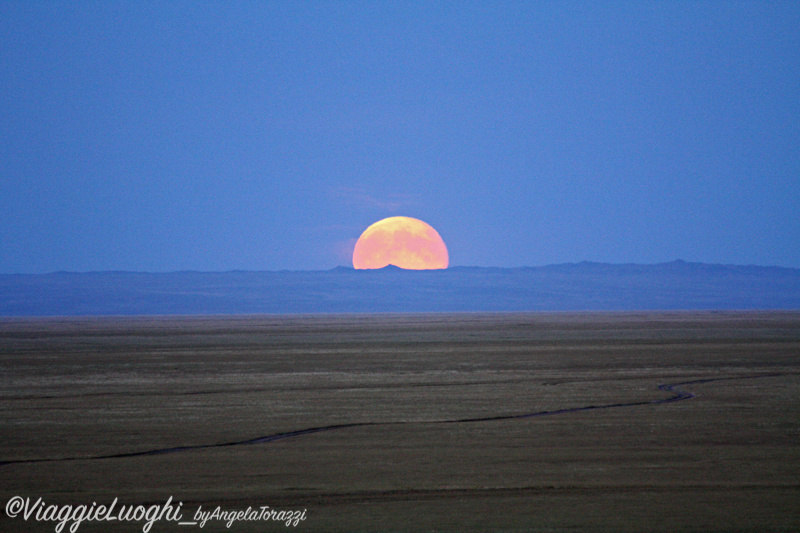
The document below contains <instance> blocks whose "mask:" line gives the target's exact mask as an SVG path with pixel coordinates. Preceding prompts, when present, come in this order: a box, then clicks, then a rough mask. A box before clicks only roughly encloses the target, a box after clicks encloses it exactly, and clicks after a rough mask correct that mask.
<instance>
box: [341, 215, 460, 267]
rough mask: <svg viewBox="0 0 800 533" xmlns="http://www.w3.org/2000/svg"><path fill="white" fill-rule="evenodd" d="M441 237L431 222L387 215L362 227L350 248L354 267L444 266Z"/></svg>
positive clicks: (446, 256) (445, 263)
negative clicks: (354, 243)
mask: <svg viewBox="0 0 800 533" xmlns="http://www.w3.org/2000/svg"><path fill="white" fill-rule="evenodd" d="M449 261H450V258H449V256H448V254H447V247H446V246H445V245H444V241H443V240H442V238H441V237H440V236H439V234H438V233H437V232H436V230H435V229H433V228H432V227H431V226H430V225H428V224H426V223H425V222H423V221H421V220H417V219H416V218H411V217H389V218H384V219H383V220H379V221H378V222H376V223H374V224H372V225H371V226H370V227H368V228H367V229H365V230H364V233H362V234H361V237H359V238H358V241H357V242H356V247H355V249H354V250H353V267H354V268H357V269H366V268H383V267H385V266H389V265H394V266H396V267H400V268H405V269H409V270H429V269H440V268H447V265H448V263H449Z"/></svg>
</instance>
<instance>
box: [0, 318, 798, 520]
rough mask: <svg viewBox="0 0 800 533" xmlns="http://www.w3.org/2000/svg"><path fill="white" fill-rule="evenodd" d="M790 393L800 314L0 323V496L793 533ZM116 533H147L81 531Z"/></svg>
mask: <svg viewBox="0 0 800 533" xmlns="http://www.w3.org/2000/svg"><path fill="white" fill-rule="evenodd" d="M699 380H713V381H700V382H697V381H699ZM691 381H695V382H697V383H692V384H686V385H682V386H680V389H682V390H685V391H688V392H692V393H694V394H695V397H694V398H691V399H687V400H684V401H677V402H671V403H647V402H652V401H657V400H661V399H665V398H669V397H670V396H672V394H671V393H669V392H666V391H661V390H659V389H658V386H659V385H660V384H665V383H667V384H676V383H685V382H691ZM799 393H800V313H789V312H787V313H596V314H485V315H484V314H480V315H472V314H453V315H447V314H444V315H435V314H434V315H369V316H368V315H364V316H358V315H349V316H348V315H332V316H293V317H291V316H290V317H270V316H257V317H193V318H177V317H157V318H102V319H100V318H70V319H33V320H32V319H24V320H23V319H2V320H0V408H1V409H2V417H0V437H1V438H0V461H2V462H5V463H6V464H3V465H2V466H0V497H2V504H3V505H4V506H5V504H6V502H7V501H8V500H9V498H11V497H12V496H14V495H21V496H32V497H34V498H38V497H42V498H43V499H44V500H45V501H46V502H47V503H57V504H73V505H77V504H91V502H93V501H96V502H98V503H103V504H107V503H110V502H111V501H112V500H113V499H114V498H119V501H120V502H121V503H125V504H139V503H146V504H152V503H162V502H163V501H165V500H166V499H167V498H168V497H170V496H172V497H173V498H174V499H175V500H179V501H182V502H183V509H184V516H185V517H186V518H189V517H190V515H191V514H193V513H194V510H195V509H196V508H197V506H198V505H202V506H203V508H204V509H208V508H214V507H216V506H222V508H223V509H230V510H235V509H245V508H247V507H248V506H261V505H268V506H270V507H272V508H277V509H281V508H287V509H297V508H305V509H307V510H308V511H307V519H306V521H305V522H303V523H301V524H300V525H299V526H297V529H300V530H305V531H463V532H469V531H475V532H477V531H609V532H611V531H798V530H800V394H799ZM637 403H639V404H640V405H628V406H625V405H618V406H616V407H609V408H596V409H590V410H583V411H574V412H561V413H557V414H550V415H548V416H534V417H530V418H506V419H502V418H501V419H497V418H495V419H494V420H482V421H479V420H471V419H479V418H493V417H502V416H508V415H520V414H533V413H541V412H551V411H561V410H567V409H571V408H578V407H585V406H596V407H602V406H607V405H617V404H637ZM464 420H466V421H464ZM347 424H359V425H354V426H350V427H342V428H338V429H330V430H326V431H317V432H313V433H308V434H303V435H297V436H293V437H288V438H282V439H279V440H274V441H272V442H262V443H255V444H239V445H228V446H215V445H217V444H230V443H237V442H246V441H248V440H251V439H254V438H257V437H263V436H269V435H275V434H279V433H283V432H293V431H297V430H304V429H309V428H321V427H327V426H331V425H347ZM176 447H186V448H187V449H185V450H183V451H175V452H173V453H162V454H156V455H136V454H138V453H140V452H147V451H155V450H164V449H171V448H176ZM113 456H117V457H113ZM0 513H1V515H0V530H2V531H53V530H54V525H55V524H53V523H35V522H33V523H32V522H27V523H26V522H23V521H22V520H21V519H19V518H18V519H16V520H11V519H9V518H8V517H7V516H6V515H5V513H4V512H3V511H2V510H0ZM286 529H287V528H286V526H284V525H283V524H280V523H277V524H276V523H265V522H260V523H252V522H250V523H248V522H239V523H236V524H234V525H233V526H232V527H231V528H230V529H227V528H226V527H225V524H224V523H219V522H217V523H209V524H207V525H206V526H205V527H204V528H203V529H202V531H241V532H249V531H281V530H286ZM110 530H113V531H141V530H142V524H141V523H138V524H114V527H113V528H111V529H109V526H108V524H104V525H98V524H92V523H84V524H82V525H81V526H80V529H79V531H110ZM194 530H197V529H196V528H193V527H190V526H178V525H177V524H175V523H165V522H161V523H157V524H155V525H154V526H153V529H152V530H151V531H157V532H165V531H185V532H190V531H194Z"/></svg>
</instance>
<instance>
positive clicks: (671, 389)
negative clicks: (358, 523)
mask: <svg viewBox="0 0 800 533" xmlns="http://www.w3.org/2000/svg"><path fill="white" fill-rule="evenodd" d="M787 375H794V374H793V373H791V372H779V373H772V374H751V375H745V376H732V377H719V378H705V379H695V380H691V381H681V382H679V383H665V384H662V385H659V386H658V390H660V391H662V392H667V393H671V394H672V396H669V397H667V398H658V399H654V400H642V401H637V402H621V403H610V404H600V405H584V406H580V407H568V408H565V409H556V410H553V411H537V412H534V413H522V414H515V415H497V416H484V417H476V418H458V419H453V420H425V421H418V422H415V421H402V422H352V423H349V424H333V425H328V426H317V427H311V428H305V429H298V430H295V431H286V432H282V433H273V434H271V435H264V436H261V437H255V438H252V439H247V440H240V441H232V442H223V443H217V444H195V445H191V446H176V447H172V448H156V449H152V450H144V451H138V452H127V453H116V454H108V455H94V456H75V457H59V458H44V459H19V460H10V461H0V466H6V465H14V464H31V463H54V462H66V461H96V460H101V459H122V458H127V457H143V456H149V455H162V454H166V453H178V452H187V451H192V450H204V449H209V448H226V447H231V446H248V445H251V444H265V443H268V442H274V441H277V440H283V439H290V438H295V437H302V436H303V435H310V434H312V433H322V432H325V431H335V430H339V429H348V428H355V427H367V426H392V425H406V424H469V423H475V422H492V421H501V420H518V419H524V418H537V417H543V416H556V415H565V414H569V413H579V412H584V411H595V410H600V409H616V408H621V407H637V406H644V405H661V404H667V403H672V402H680V401H683V400H689V399H692V398H694V397H695V395H694V394H693V393H692V392H689V391H686V390H683V389H682V388H681V387H685V386H688V385H700V384H704V383H713V382H717V381H732V380H741V379H759V378H769V377H780V376H787Z"/></svg>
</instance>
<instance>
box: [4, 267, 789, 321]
mask: <svg viewBox="0 0 800 533" xmlns="http://www.w3.org/2000/svg"><path fill="white" fill-rule="evenodd" d="M673 309H696V310H702V309H718V310H726V309H800V269H792V268H781V267H761V266H740V265H711V264H704V263H688V262H685V261H673V262H670V263H661V264H655V265H638V264H606V263H591V262H581V263H568V264H559V265H549V266H543V267H522V268H484V267H451V268H449V269H447V270H425V271H411V270H402V269H399V268H396V267H387V268H384V269H380V270H354V269H352V268H347V267H336V268H334V269H332V270H326V271H298V272H295V271H280V272H249V271H230V272H193V271H185V272H169V273H142V272H87V273H74V272H56V273H52V274H3V275H0V316H53V315H170V314H179V315H186V314H253V313H372V312H477V311H584V310H673Z"/></svg>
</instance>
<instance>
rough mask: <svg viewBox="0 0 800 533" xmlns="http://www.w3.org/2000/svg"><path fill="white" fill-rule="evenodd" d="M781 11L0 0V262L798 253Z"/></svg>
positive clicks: (790, 84)
mask: <svg viewBox="0 0 800 533" xmlns="http://www.w3.org/2000/svg"><path fill="white" fill-rule="evenodd" d="M798 28H800V2H733V1H726V2H722V1H715V2H666V1H665V2H647V1H635V2H588V1H586V2H560V1H548V2H534V1H524V2H485V1H479V2H469V1H462V2H430V1H424V2H352V1H335V2H334V1H330V2H294V1H280V2H266V1H264V2H205V1H203V2H177V1H176V2H142V1H135V2H113V1H112V2H32V1H24V2H9V1H2V2H0V82H1V83H2V85H1V86H2V91H0V104H1V105H0V136H2V137H1V140H2V142H0V177H1V178H2V179H0V272H5V273H13V272H22V273H40V272H52V271H58V270H70V271H90V270H136V271H153V272H160V271H174V270H232V269H244V270H281V269H289V270H318V269H328V268H333V267H335V266H337V265H349V264H350V253H351V251H352V247H353V245H354V243H355V240H356V238H357V237H358V236H359V234H360V233H361V231H363V230H364V229H365V228H366V227H367V226H368V225H370V224H371V223H373V222H375V221H377V220H379V219H381V218H384V217H388V216H394V215H406V216H412V217H416V218H420V219H422V220H425V221H426V222H428V223H429V224H431V225H432V226H433V227H434V228H436V229H437V231H438V232H439V233H440V234H441V236H442V238H443V239H444V240H445V242H446V243H447V246H448V248H449V252H450V260H451V265H475V266H502V267H511V266H523V265H530V266H535V265H544V264H551V263H563V262H577V261H582V260H589V261H602V262H611V263H627V262H635V263H657V262H662V261H671V260H674V259H678V258H680V259H684V260H687V261H703V262H711V263H735V264H762V265H781V266H790V267H800V209H799V208H798V206H800V30H798Z"/></svg>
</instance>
